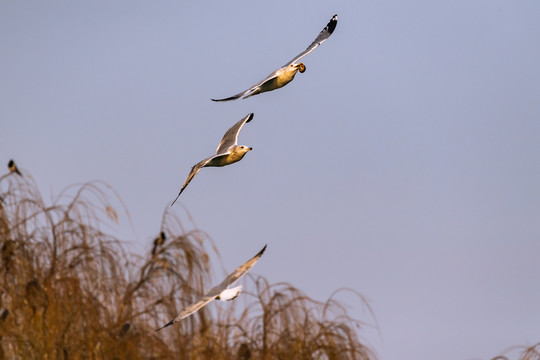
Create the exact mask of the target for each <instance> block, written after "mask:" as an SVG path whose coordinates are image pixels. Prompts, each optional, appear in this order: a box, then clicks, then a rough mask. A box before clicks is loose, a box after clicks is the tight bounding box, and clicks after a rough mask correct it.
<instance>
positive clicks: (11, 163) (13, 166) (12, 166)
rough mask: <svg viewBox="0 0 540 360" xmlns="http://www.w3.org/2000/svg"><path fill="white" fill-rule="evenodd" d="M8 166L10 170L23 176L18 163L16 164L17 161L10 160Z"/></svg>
mask: <svg viewBox="0 0 540 360" xmlns="http://www.w3.org/2000/svg"><path fill="white" fill-rule="evenodd" d="M7 166H8V169H9V171H11V172H12V173H16V174H17V175H19V176H22V174H21V172H20V171H19V169H18V168H17V165H15V161H13V160H9V162H8V165H7Z"/></svg>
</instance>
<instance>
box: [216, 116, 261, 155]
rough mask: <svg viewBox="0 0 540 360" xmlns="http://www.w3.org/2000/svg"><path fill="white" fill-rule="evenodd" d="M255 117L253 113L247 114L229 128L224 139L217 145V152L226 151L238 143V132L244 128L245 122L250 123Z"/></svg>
mask: <svg viewBox="0 0 540 360" xmlns="http://www.w3.org/2000/svg"><path fill="white" fill-rule="evenodd" d="M251 119H253V113H251V114H248V115H246V116H245V117H244V118H242V120H240V121H239V122H237V123H236V124H234V125H233V126H231V128H230V129H229V130H227V132H226V133H225V135H223V139H221V142H220V143H219V146H218V147H217V150H216V154H221V153H224V152H226V151H227V150H228V149H229V148H230V147H231V146H233V145H237V144H238V133H239V132H240V130H241V129H242V126H244V124H245V123H248V122H250V121H251Z"/></svg>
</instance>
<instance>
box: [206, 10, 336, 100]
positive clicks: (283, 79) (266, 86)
mask: <svg viewBox="0 0 540 360" xmlns="http://www.w3.org/2000/svg"><path fill="white" fill-rule="evenodd" d="M337 21H338V16H337V14H336V15H334V16H333V17H332V19H330V22H329V23H328V24H327V25H326V26H325V28H324V29H322V31H321V32H320V33H319V35H318V36H317V37H316V38H315V40H314V41H313V42H312V43H311V44H310V45H309V46H308V47H307V48H306V50H304V51H302V52H301V53H300V54H298V55H296V56H295V57H294V58H293V59H292V60H291V61H289V62H288V63H286V64H285V65H283V66H282V67H281V68H279V69H277V70H276V71H274V72H273V73H271V74H270V75H268V76H267V77H266V78H265V79H264V80H263V81H261V82H258V83H257V84H255V85H253V86H252V87H250V88H249V89H247V90H245V91H242V92H241V93H238V94H236V95H233V96H230V97H228V98H224V99H212V100H213V101H230V100H236V99H238V98H242V99H246V98H248V97H250V96H253V95H257V94H260V93H263V92H267V91H272V90H275V89H279V88H280V87H283V86H285V85H287V84H288V83H290V82H291V81H292V80H293V79H294V75H296V72H297V71H300V72H301V73H303V72H304V71H306V66H305V65H304V64H303V63H299V62H298V61H299V60H300V59H301V58H303V57H304V56H306V55H307V54H309V53H310V52H312V51H313V50H315V49H316V48H318V47H319V46H320V45H321V44H322V43H323V42H325V41H326V40H327V39H328V38H329V37H330V35H332V33H333V32H334V30H335V29H336V25H337Z"/></svg>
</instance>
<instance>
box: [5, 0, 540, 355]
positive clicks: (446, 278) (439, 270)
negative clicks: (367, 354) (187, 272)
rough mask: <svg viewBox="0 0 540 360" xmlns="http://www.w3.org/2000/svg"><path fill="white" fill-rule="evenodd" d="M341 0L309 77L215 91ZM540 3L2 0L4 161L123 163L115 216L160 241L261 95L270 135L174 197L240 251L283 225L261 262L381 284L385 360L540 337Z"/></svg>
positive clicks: (55, 186) (46, 179) (247, 132)
mask: <svg viewBox="0 0 540 360" xmlns="http://www.w3.org/2000/svg"><path fill="white" fill-rule="evenodd" d="M53 4H54V5H53ZM335 13H337V14H338V15H339V23H338V26H337V28H336V30H335V32H334V34H333V35H332V37H331V38H330V39H329V40H328V41H327V42H325V43H324V44H323V45H322V46H321V47H320V48H318V49H317V50H315V51H314V52H313V53H311V54H309V55H308V56H307V57H306V58H304V59H303V62H304V63H305V65H306V67H307V70H306V72H305V73H304V74H297V76H296V79H295V80H294V81H293V82H292V83H291V84H289V85H287V86H286V87H285V88H283V89H280V90H277V91H274V92H271V93H266V94H262V95H258V96H254V97H252V98H250V99H247V100H240V101H235V102H230V103H214V102H212V101H210V98H219V97H226V96H230V95H233V94H236V93H237V92H239V91H241V90H244V89H246V88H247V87H249V86H251V85H252V84H254V83H256V82H257V81H259V80H261V79H262V78H264V77H265V76H266V75H268V74H269V73H270V72H272V71H273V70H275V69H276V68H277V67H279V66H281V65H283V64H284V63H286V62H287V61H289V60H290V59H291V58H292V57H293V56H294V55H296V54H297V53H299V52H300V51H302V50H303V49H305V47H306V46H307V45H308V44H309V43H310V42H311V41H312V40H313V39H314V38H315V36H316V35H317V34H318V32H319V31H320V30H321V29H322V28H323V27H324V26H325V25H326V24H327V22H328V21H329V19H330V18H331V17H332V15H334V14H335ZM538 19H540V3H539V2H538V1H502V0H499V1H497V0H489V1H488V0H485V1H462V0H458V1H438V2H435V1H408V2H403V1H366V2H362V1H333V2H330V1H324V2H323V1H309V2H308V1H298V2H290V1H272V2H257V3H255V2H253V1H247V0H246V1H234V2H216V3H215V4H213V5H208V3H207V2H184V3H183V2H178V1H160V2H146V1H116V2H114V3H113V2H108V1H93V2H73V1H56V2H54V3H51V2H48V3H45V2H39V1H24V2H22V1H18V2H15V1H2V2H0V49H1V55H0V119H1V120H0V155H1V159H0V160H1V161H3V162H4V163H6V164H7V161H8V160H9V159H10V158H14V159H15V160H16V161H17V162H18V164H19V166H20V167H21V168H22V169H23V171H28V172H30V173H31V174H32V175H33V176H34V178H35V179H36V181H37V182H38V184H39V186H40V189H41V190H42V192H43V195H44V197H45V198H49V196H50V194H51V193H53V194H58V192H59V191H60V190H62V189H63V188H65V187H66V186H68V185H71V184H73V183H79V182H86V181H89V180H93V179H99V180H103V181H105V182H107V183H108V184H110V185H111V186H112V187H113V188H115V189H116V190H117V192H118V193H119V195H120V196H121V198H122V199H123V201H124V202H125V204H126V206H127V208H128V210H129V211H130V215H131V223H130V222H129V221H128V220H127V219H126V218H125V217H124V218H122V220H121V223H120V226H118V227H116V228H113V231H114V232H115V233H116V234H118V235H119V236H121V237H122V239H124V240H126V241H128V242H130V243H132V244H133V249H136V250H137V251H140V252H142V251H143V250H149V249H150V246H151V241H152V239H153V238H154V237H155V236H156V235H157V233H158V232H159V224H160V221H161V218H162V214H163V211H164V209H166V208H167V206H168V204H169V203H170V202H171V201H172V200H173V199H174V197H175V196H176V195H177V193H178V191H179V189H180V186H181V185H182V183H183V182H184V180H185V178H186V176H187V174H188V173H189V170H190V168H191V166H192V165H193V164H195V163H196V162H198V161H199V160H201V159H203V158H205V157H207V156H209V155H211V154H212V153H213V151H215V148H216V147H217V145H218V143H219V141H220V139H221V137H222V135H223V133H224V132H225V131H226V130H227V129H228V128H229V127H230V126H231V125H232V124H234V123H235V122H236V121H238V120H239V119H240V118H242V117H243V116H245V115H246V114H247V113H249V112H254V113H255V117H254V119H253V121H251V122H250V123H249V124H247V125H246V126H245V127H244V128H243V130H242V132H241V133H240V137H239V142H240V144H243V145H247V146H252V147H253V149H254V150H253V151H251V152H249V153H248V154H247V155H246V157H245V158H244V159H243V160H242V161H241V162H239V163H237V164H234V165H232V166H229V167H226V168H207V169H203V170H201V172H200V173H199V174H198V175H197V176H196V177H195V179H194V180H193V181H192V182H191V184H190V185H189V186H188V187H187V189H186V190H185V192H184V193H183V194H182V196H181V197H180V199H179V203H178V204H177V205H175V206H174V208H173V211H175V212H176V213H178V214H179V215H180V216H181V217H182V218H183V219H185V222H186V227H188V228H190V227H193V225H192V224H190V223H189V219H188V216H187V215H186V213H185V210H184V208H183V207H185V209H187V211H189V213H190V215H191V217H192V218H193V220H194V222H195V225H196V226H197V227H199V228H200V229H202V230H204V231H206V232H207V233H208V234H209V235H210V236H211V237H212V238H213V240H214V242H215V243H216V245H217V247H218V249H219V251H220V253H221V256H222V261H223V265H224V266H225V267H226V269H227V270H231V269H233V268H234V267H235V266H237V265H238V264H240V263H242V262H243V261H245V260H246V259H247V258H249V257H250V256H252V255H253V254H254V253H256V252H257V251H258V250H259V249H260V248H261V247H262V246H263V245H264V244H268V250H267V252H266V253H265V256H264V257H263V258H262V260H261V261H260V262H259V263H258V264H257V266H256V268H254V272H255V273H257V274H261V275H264V276H265V277H267V278H268V279H269V280H270V281H271V282H279V281H288V282H291V283H292V284H293V285H295V286H296V287H298V288H300V289H301V290H303V291H305V292H306V293H307V294H308V295H309V296H311V297H313V298H316V299H318V300H325V299H326V298H327V297H328V296H329V295H330V294H331V293H332V291H333V290H335V289H337V288H340V287H351V288H354V289H355V290H357V291H358V292H360V293H361V294H363V295H364V296H366V297H367V298H368V299H369V301H370V305H371V306H372V308H373V310H374V312H375V315H376V316H377V320H378V322H379V325H380V333H378V332H377V331H376V330H374V329H372V328H364V329H363V330H361V331H360V334H361V336H362V337H363V338H364V339H366V340H368V341H369V343H370V345H371V346H372V347H373V348H374V349H375V351H376V352H377V353H378V354H379V355H380V357H381V358H382V359H384V360H391V359H405V360H406V359H411V360H413V359H415V360H417V359H439V360H445V359H448V360H455V359H488V358H490V357H492V356H495V355H497V354H498V353H500V352H501V351H502V350H503V349H505V348H506V347H507V346H511V345H516V344H534V343H536V342H538V341H540V311H539V305H538V304H540V286H538V284H539V283H540V262H539V261H538V255H539V254H540V156H539V154H540V66H539V64H540V46H539V44H540V21H538ZM2 166H4V165H2ZM215 273H216V274H217V275H220V276H221V265H219V264H216V266H215ZM216 277H217V276H216ZM342 300H344V301H345V302H346V303H347V304H348V306H349V310H350V312H351V314H352V315H353V316H355V317H357V318H360V319H362V320H365V321H367V322H369V323H373V320H372V319H371V318H370V316H369V314H367V313H366V312H365V311H364V309H363V308H362V307H361V305H360V304H359V303H358V302H357V301H354V300H353V298H352V297H342Z"/></svg>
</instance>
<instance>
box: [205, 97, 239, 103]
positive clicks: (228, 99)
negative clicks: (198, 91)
mask: <svg viewBox="0 0 540 360" xmlns="http://www.w3.org/2000/svg"><path fill="white" fill-rule="evenodd" d="M238 98H239V96H231V97H228V98H225V99H210V100H212V101H215V102H221V101H231V100H236V99H238Z"/></svg>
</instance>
